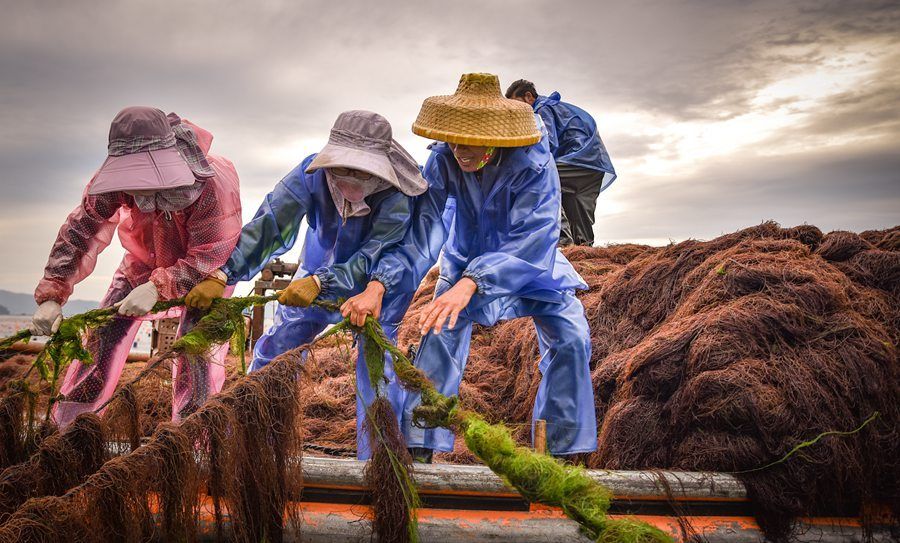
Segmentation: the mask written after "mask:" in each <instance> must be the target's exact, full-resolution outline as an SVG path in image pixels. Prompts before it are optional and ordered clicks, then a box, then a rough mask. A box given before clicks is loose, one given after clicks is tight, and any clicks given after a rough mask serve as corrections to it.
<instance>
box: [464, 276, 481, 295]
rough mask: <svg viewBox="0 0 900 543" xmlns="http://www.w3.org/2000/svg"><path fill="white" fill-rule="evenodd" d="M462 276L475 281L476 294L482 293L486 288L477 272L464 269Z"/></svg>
mask: <svg viewBox="0 0 900 543" xmlns="http://www.w3.org/2000/svg"><path fill="white" fill-rule="evenodd" d="M462 276H463V277H468V278H469V279H471V280H472V281H474V282H475V286H476V287H478V290H477V291H475V293H476V294H482V295H483V294H484V293H485V291H486V290H487V285H486V284H485V282H484V278H483V277H482V276H481V274H479V273H478V272H473V271H469V270H466V271H464V272H463V274H462Z"/></svg>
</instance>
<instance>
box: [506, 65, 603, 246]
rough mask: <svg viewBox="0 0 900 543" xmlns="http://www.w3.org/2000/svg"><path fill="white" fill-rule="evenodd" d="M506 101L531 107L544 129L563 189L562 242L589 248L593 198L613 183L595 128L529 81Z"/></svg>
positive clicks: (520, 83) (509, 91)
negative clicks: (539, 91)
mask: <svg viewBox="0 0 900 543" xmlns="http://www.w3.org/2000/svg"><path fill="white" fill-rule="evenodd" d="M506 97H507V98H512V99H513V100H519V101H520V102H525V103H526V104H528V105H530V106H531V107H532V108H533V109H534V111H535V113H537V114H538V115H540V116H541V119H543V121H544V124H545V125H546V127H547V132H548V133H549V143H550V152H551V153H553V157H554V159H555V160H556V168H557V169H558V170H559V182H560V186H561V187H562V211H563V214H562V219H563V220H562V232H561V233H560V243H561V244H562V245H571V244H575V245H593V244H594V212H595V210H596V209H597V197H598V196H599V195H600V192H602V191H603V190H605V189H606V187H608V186H609V185H611V184H612V182H613V181H615V180H616V170H615V168H613V165H612V161H610V159H609V153H607V152H606V146H605V145H603V140H601V139H600V134H598V133H597V123H596V122H595V121H594V118H593V117H591V115H590V114H589V113H588V112H587V111H585V110H583V109H581V108H579V107H576V106H573V105H572V104H568V103H566V102H563V101H562V100H560V96H559V93H558V92H554V93H553V94H551V95H550V96H540V95H538V93H537V91H536V90H535V88H534V83H532V82H531V81H526V80H524V79H520V80H518V81H516V82H515V83H513V84H512V85H510V86H509V89H507V91H506Z"/></svg>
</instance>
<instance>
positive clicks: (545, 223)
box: [349, 74, 597, 461]
mask: <svg viewBox="0 0 900 543" xmlns="http://www.w3.org/2000/svg"><path fill="white" fill-rule="evenodd" d="M413 132H415V133H416V134H418V135H421V136H425V137H430V138H433V139H437V140H441V141H442V143H435V144H433V145H432V146H431V157H430V158H429V159H428V162H427V163H426V165H425V169H424V172H423V173H424V175H425V178H426V179H427V180H428V182H429V189H428V191H427V192H426V193H425V194H423V195H422V196H419V197H418V199H417V201H416V207H415V211H414V220H413V224H412V225H411V227H410V230H409V232H408V233H407V235H406V238H405V239H404V240H403V242H402V243H401V244H400V245H398V246H397V247H394V248H393V249H391V250H388V251H386V252H385V254H384V255H383V256H382V258H381V260H380V261H379V263H378V265H377V266H376V268H375V271H374V272H373V273H372V280H373V283H379V285H378V286H377V287H375V288H369V289H366V291H364V292H363V293H362V294H360V295H359V296H356V297H354V298H352V299H351V300H350V301H349V302H352V303H353V304H354V313H353V318H358V315H357V314H356V312H359V313H362V314H363V315H365V314H377V313H378V311H379V308H380V300H381V298H380V292H383V291H386V292H387V293H388V295H391V294H395V293H400V292H413V291H415V290H416V288H417V286H418V284H419V282H420V281H421V280H422V278H423V277H424V275H425V273H426V272H427V271H428V269H429V268H430V267H431V266H432V265H433V264H434V262H435V261H436V260H437V259H438V256H439V255H441V258H440V272H441V273H440V277H439V278H438V281H437V285H436V287H435V298H434V300H433V301H432V302H431V304H430V305H429V306H427V307H426V309H425V310H424V311H423V313H422V315H423V317H422V320H421V322H420V323H419V324H420V326H421V332H422V335H423V339H422V341H421V344H420V345H419V348H418V353H417V355H416V358H415V364H416V366H417V367H419V368H421V369H422V370H424V372H425V373H426V374H427V375H428V377H429V378H430V379H431V380H432V381H433V382H434V384H435V386H436V387H437V389H438V391H439V392H441V393H442V394H444V395H447V396H450V395H454V394H457V392H458V390H459V384H460V381H461V380H462V376H463V370H464V369H465V366H466V360H467V358H468V355H469V343H470V338H471V334H472V324H473V323H478V324H482V325H485V326H490V325H493V324H495V323H497V322H498V321H500V320H505V319H513V318H517V317H532V318H533V319H534V324H535V328H536V329H537V336H538V343H539V348H540V353H541V359H540V363H539V368H540V371H541V375H542V380H541V384H540V387H539V389H538V393H537V398H536V399H535V405H534V412H533V420H537V419H544V420H546V421H547V438H548V448H549V450H550V452H551V453H552V454H554V455H568V454H574V453H581V452H588V451H593V450H595V449H596V446H597V423H596V419H595V414H594V393H593V387H592V386H591V375H590V370H589V367H588V364H589V360H590V353H591V341H590V332H589V330H588V323H587V320H586V319H585V316H584V308H583V307H582V305H581V303H580V302H579V301H578V299H577V298H576V297H575V291H576V290H577V289H585V288H587V285H586V284H585V283H584V281H583V280H582V278H581V277H580V276H579V275H578V273H577V272H576V271H575V270H574V269H573V268H572V265H571V264H570V263H569V262H568V260H566V258H565V257H564V256H563V255H562V253H561V252H560V251H559V249H558V247H557V245H558V242H559V229H560V226H559V216H560V189H559V178H558V176H557V173H556V166H555V164H554V161H553V157H552V155H551V154H550V149H549V147H548V145H547V140H546V137H545V138H544V139H541V132H540V130H539V128H538V123H537V120H536V117H535V115H534V113H533V112H532V111H531V109H530V108H528V107H526V106H525V105H524V104H521V103H519V102H516V101H513V100H508V99H506V98H504V97H503V96H502V95H501V94H500V86H499V81H498V80H497V77H496V76H493V75H490V74H467V75H464V76H463V77H462V79H461V81H460V85H459V88H458V89H457V91H456V94H454V95H453V96H439V97H432V98H429V99H427V100H426V101H425V103H424V104H423V106H422V110H421V111H420V113H419V117H418V119H417V121H416V123H415V124H414V125H413ZM448 200H451V201H453V202H455V203H454V204H453V205H452V206H447V205H446V204H447V202H448ZM445 209H446V210H447V211H448V212H450V213H453V217H452V218H450V217H447V216H446V215H445ZM419 402H420V397H419V395H418V394H412V393H410V394H409V395H408V396H407V399H406V403H405V406H404V408H403V413H402V421H401V428H402V430H403V432H404V435H405V436H406V439H407V444H408V445H409V446H410V448H411V450H412V452H413V455H414V457H415V458H416V459H417V460H419V461H430V458H431V452H432V451H434V450H439V451H451V450H452V449H453V433H452V432H451V431H450V430H447V429H444V428H419V427H416V426H415V425H414V424H413V416H412V412H413V409H415V407H416V406H417V405H418V404H419Z"/></svg>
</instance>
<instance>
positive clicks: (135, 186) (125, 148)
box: [88, 106, 197, 194]
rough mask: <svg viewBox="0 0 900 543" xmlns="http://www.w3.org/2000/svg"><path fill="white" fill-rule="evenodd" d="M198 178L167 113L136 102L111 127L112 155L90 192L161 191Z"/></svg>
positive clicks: (104, 163) (107, 158)
mask: <svg viewBox="0 0 900 543" xmlns="http://www.w3.org/2000/svg"><path fill="white" fill-rule="evenodd" d="M196 180H197V179H196V178H195V177H194V172H193V171H192V170H191V168H190V166H189V165H188V163H187V161H186V160H185V158H184V157H183V156H182V155H181V153H180V152H179V150H178V149H177V147H176V145H175V133H174V132H173V131H172V128H171V127H170V126H169V120H168V119H167V118H166V114H165V113H163V112H162V111H161V110H159V109H156V108H152V107H141V106H133V107H127V108H125V109H123V110H122V111H120V112H119V114H118V115H116V117H115V118H114V119H113V121H112V124H111V125H110V127H109V156H108V157H106V160H105V161H104V162H103V165H102V166H100V171H98V172H97V175H96V176H95V177H94V180H93V182H92V183H91V185H90V187H88V194H102V193H105V192H113V191H120V190H121V191H139V190H140V191H161V190H166V189H173V188H178V187H186V186H189V185H193V184H194V182H195V181H196Z"/></svg>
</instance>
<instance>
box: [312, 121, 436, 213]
mask: <svg viewBox="0 0 900 543" xmlns="http://www.w3.org/2000/svg"><path fill="white" fill-rule="evenodd" d="M319 168H350V169H353V170H359V171H363V172H367V173H370V174H372V175H374V176H376V177H379V178H381V179H384V180H385V181H387V182H388V183H390V184H391V185H393V186H394V187H396V188H398V189H399V190H400V192H402V193H403V194H406V195H408V196H418V195H419V194H422V193H423V192H425V189H427V188H428V182H426V181H425V178H423V177H422V174H421V173H420V172H419V165H418V164H417V163H416V160H415V159H414V158H413V157H412V155H410V154H409V153H408V152H407V151H406V149H404V148H403V147H401V146H400V144H399V143H397V142H396V141H394V138H393V133H392V131H391V123H389V122H388V120H387V119H385V118H384V117H382V116H381V115H379V114H377V113H373V112H371V111H362V110H357V111H345V112H343V113H341V114H340V115H338V118H337V120H335V121H334V127H333V128H332V129H331V134H330V135H329V136H328V144H326V145H325V147H323V148H322V150H321V151H320V152H319V153H318V154H317V155H316V158H314V159H313V161H312V162H310V164H309V166H307V168H306V172H307V173H311V172H313V171H315V170H318V169H319Z"/></svg>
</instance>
